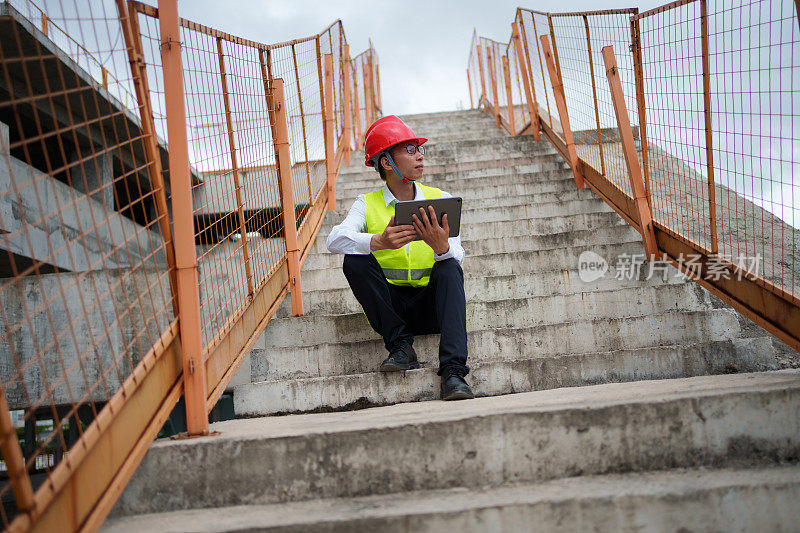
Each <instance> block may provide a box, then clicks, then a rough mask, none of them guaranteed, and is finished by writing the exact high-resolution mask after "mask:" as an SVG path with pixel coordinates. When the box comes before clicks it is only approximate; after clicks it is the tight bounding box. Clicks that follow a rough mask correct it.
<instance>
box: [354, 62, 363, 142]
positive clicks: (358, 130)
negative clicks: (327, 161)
mask: <svg viewBox="0 0 800 533" xmlns="http://www.w3.org/2000/svg"><path fill="white" fill-rule="evenodd" d="M356 57H358V56H356ZM361 63H362V65H363V61H362V62H361ZM362 68H363V67H362ZM360 104H361V102H359V100H358V69H356V68H354V69H353V119H354V120H353V121H354V122H355V135H356V139H355V147H356V150H361V149H362V148H363V146H362V145H361V143H362V142H363V139H362V138H361V106H360Z"/></svg>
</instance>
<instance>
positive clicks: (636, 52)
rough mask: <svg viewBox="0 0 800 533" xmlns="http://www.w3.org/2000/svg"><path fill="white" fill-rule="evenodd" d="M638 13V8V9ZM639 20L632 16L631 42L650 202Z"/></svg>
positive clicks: (644, 166)
mask: <svg viewBox="0 0 800 533" xmlns="http://www.w3.org/2000/svg"><path fill="white" fill-rule="evenodd" d="M637 13H638V9H637ZM639 37H640V35H639V20H638V19H637V18H635V16H634V17H631V44H632V45H633V68H634V80H635V82H636V103H637V104H638V107H639V144H640V146H641V149H642V171H643V175H644V191H645V193H646V194H647V203H648V204H649V203H650V164H649V157H650V153H649V150H648V149H647V120H646V115H645V108H644V73H643V70H642V43H641V40H640V39H639Z"/></svg>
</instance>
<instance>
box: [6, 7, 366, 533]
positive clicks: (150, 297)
mask: <svg viewBox="0 0 800 533" xmlns="http://www.w3.org/2000/svg"><path fill="white" fill-rule="evenodd" d="M81 1H85V2H86V4H87V5H86V6H83V7H84V9H82V10H79V12H80V13H83V14H82V15H81V18H80V19H79V20H73V21H71V23H72V24H73V25H72V26H68V27H69V28H70V29H71V31H74V32H76V33H75V35H76V38H77V36H79V35H83V34H82V33H81V24H86V25H88V26H89V27H91V29H92V32H94V33H93V35H95V36H96V37H97V38H96V41H95V44H96V45H97V46H98V47H106V48H107V50H106V51H107V52H108V53H109V54H111V56H110V57H112V58H113V59H114V61H113V63H114V64H115V65H116V66H117V70H115V71H113V72H110V73H108V76H109V77H112V76H113V78H112V79H115V80H120V81H119V84H120V87H122V88H123V89H124V90H126V91H128V92H129V93H130V100H131V101H133V102H135V103H134V104H132V105H130V108H125V107H124V104H120V102H118V101H117V100H115V99H114V97H113V96H111V95H109V94H108V93H107V92H103V91H99V90H98V88H99V87H101V83H98V82H97V81H96V80H95V79H94V78H93V76H92V73H91V72H86V71H83V70H82V69H81V68H80V66H79V65H77V64H76V63H74V62H71V61H67V60H66V58H67V57H68V55H67V54H66V53H64V52H63V51H61V50H59V49H58V47H57V46H56V45H55V44H54V43H53V42H52V41H50V40H49V39H48V38H47V35H46V34H45V33H42V32H39V31H37V27H36V25H35V24H33V23H32V22H31V21H30V20H28V19H26V18H25V17H24V16H22V15H21V14H20V12H19V11H17V10H16V9H15V8H14V7H11V6H7V8H6V10H5V11H4V16H6V17H7V19H8V23H7V26H4V28H5V27H8V28H11V35H9V36H8V37H9V39H10V41H8V42H16V43H20V44H21V45H22V46H19V47H11V48H8V49H6V48H4V49H3V50H2V55H0V85H4V84H7V83H9V82H10V83H12V84H13V85H12V86H11V87H5V89H7V90H6V94H9V95H10V96H9V97H8V99H6V100H3V101H0V110H1V111H3V112H4V113H5V114H6V116H10V117H12V120H11V121H10V123H9V124H7V125H6V124H3V125H0V134H1V135H0V159H2V163H1V164H2V165H3V166H4V168H7V169H9V171H8V173H7V178H3V179H6V181H7V183H4V188H5V189H6V192H4V193H3V195H0V225H2V227H3V229H4V230H5V231H4V232H3V233H0V243H2V247H3V248H5V249H6V250H8V260H7V261H6V264H7V266H6V267H3V268H6V269H10V270H12V272H11V273H10V274H6V275H7V276H10V277H8V278H7V280H6V281H5V282H4V283H3V284H2V286H0V299H2V304H3V305H2V306H0V307H2V309H3V311H2V313H0V314H2V320H3V322H2V324H3V329H2V330H0V362H2V363H3V365H0V393H2V395H3V398H4V399H7V405H6V406H3V405H2V402H0V451H1V452H2V458H3V462H2V463H0V470H2V467H3V466H5V471H6V472H8V476H9V480H10V483H8V484H6V485H4V486H2V487H0V496H1V497H3V498H4V501H5V500H9V501H13V502H14V503H15V505H16V509H15V510H14V512H11V513H8V512H7V511H6V508H5V507H3V508H0V518H2V521H3V525H4V526H5V527H6V528H8V529H14V530H25V531H27V530H39V531H55V530H60V531H64V530H70V531H93V530H96V529H98V528H99V527H100V525H101V524H102V521H103V519H104V518H105V516H106V515H107V514H108V512H110V510H111V508H112V506H113V505H114V502H115V501H116V498H117V496H118V495H119V494H120V493H121V491H122V489H123V488H124V486H125V484H126V483H127V481H128V479H130V476H131V475H132V474H133V472H134V471H135V469H136V466H137V465H138V463H139V462H140V460H141V459H142V457H143V456H144V453H145V452H146V451H147V448H148V446H149V445H150V443H151V442H152V440H153V439H154V438H155V437H156V436H157V435H158V433H159V430H160V429H161V427H162V426H163V425H164V422H165V420H166V419H167V417H168V416H169V414H170V412H171V411H172V410H173V408H174V407H175V405H176V403H177V402H178V400H179V399H180V397H181V395H183V394H184V392H186V394H185V396H186V412H187V420H188V421H189V424H188V427H189V433H190V435H188V436H193V435H203V434H207V432H208V423H207V420H208V415H209V413H210V412H211V410H212V409H213V408H214V406H215V404H216V403H217V401H218V400H219V398H220V397H221V396H222V394H223V393H224V392H225V389H226V387H227V385H228V383H229V382H230V381H231V379H232V378H233V376H234V375H235V374H236V372H237V370H238V369H239V367H240V365H241V363H242V361H243V359H244V357H245V355H246V354H247V353H249V350H250V349H251V348H252V347H253V345H254V344H255V342H256V341H257V340H258V338H259V336H260V334H261V332H262V331H263V330H264V328H265V326H266V325H267V323H268V322H269V320H270V319H271V318H272V317H273V316H274V314H275V312H276V311H277V309H278V306H279V305H280V304H281V302H282V301H283V300H284V298H285V297H286V296H287V295H291V300H292V309H293V314H294V315H301V314H302V313H303V306H302V290H301V279H300V278H301V274H300V265H302V263H303V261H304V260H305V259H306V258H307V257H308V253H309V250H310V248H311V245H312V243H313V242H314V241H315V238H316V235H317V233H318V232H319V229H320V227H321V225H322V220H323V218H324V216H325V213H326V212H327V211H328V210H330V209H332V208H333V206H334V205H335V204H334V202H335V182H336V177H337V175H338V173H339V170H340V168H341V165H342V164H344V163H345V162H346V161H348V160H349V154H350V151H351V150H353V149H355V148H356V147H357V146H359V144H360V143H363V131H365V130H366V128H367V126H368V124H369V121H371V120H374V119H375V118H377V116H379V115H380V102H381V98H380V74H379V68H378V67H379V64H378V55H377V53H376V51H375V50H374V48H373V47H372V43H371V42H370V43H369V47H368V48H367V49H366V50H364V51H363V52H362V53H360V54H357V55H355V57H352V58H351V57H350V52H349V45H348V44H347V40H346V38H345V35H344V28H343V26H342V23H341V20H336V21H334V22H333V23H331V24H330V25H329V26H327V27H326V28H325V29H323V30H322V31H321V32H319V33H317V34H315V35H313V36H309V37H303V38H300V39H293V40H290V41H285V42H281V43H273V44H265V43H259V42H256V41H252V40H247V39H243V38H240V37H236V36H233V35H231V34H228V33H225V32H222V31H219V30H216V29H214V28H210V27H208V26H204V25H201V24H197V23H195V22H192V21H189V20H186V19H183V18H180V17H178V15H177V7H176V1H175V0H162V1H161V2H159V7H154V6H150V5H148V4H144V3H142V2H138V1H136V0H115V2H116V12H114V13H104V12H101V10H99V9H94V10H93V9H92V7H93V6H92V5H91V3H90V2H89V0H81ZM25 2H28V0H18V1H16V2H14V3H15V4H20V3H22V4H24V3H25ZM30 5H33V4H30ZM84 14H85V15H84ZM53 17H55V15H53ZM43 20H46V19H45V18H43ZM115 34H118V35H119V36H120V37H119V38H118V39H117V40H116V41H115V39H114V36H115ZM68 37H69V36H68ZM70 38H71V37H70ZM76 42H77V41H76ZM79 46H81V45H80V44H79ZM87 53H88V51H87ZM287 58H288V60H287ZM42 66H44V68H45V69H46V70H45V71H44V72H46V73H47V74H48V75H50V74H52V75H50V76H49V77H47V78H45V80H46V83H45V81H43V80H42V76H41V72H42V71H41V70H37V69H41V68H42ZM103 77H104V78H106V73H105V72H104V73H103ZM17 80H22V81H21V82H18V81H17ZM181 105H183V107H184V109H185V117H184V118H181V117H180V113H177V112H175V110H176V109H180V107H181ZM167 109H169V110H170V112H169V113H167V112H166V110H167ZM62 110H63V112H62ZM167 122H169V127H167ZM7 128H8V129H7ZM8 130H10V131H8ZM186 132H191V136H190V138H188V139H187V138H184V139H183V141H181V137H182V136H184V135H182V133H183V134H185V133H186ZM162 139H167V140H166V141H164V140H162ZM167 156H168V157H167ZM170 168H172V172H170ZM181 171H183V172H181ZM181 175H182V179H181V180H179V179H178V178H179V177H181ZM187 176H188V177H187ZM10 206H14V207H10ZM20 206H21V207H22V208H23V209H22V211H20V209H19V207H20ZM13 213H19V215H14V216H17V217H18V218H13V219H10V218H8V217H9V216H11V214H13ZM43 230H46V231H43ZM24 274H27V275H24ZM43 324H47V326H43ZM190 385H191V388H190ZM37 420H38V421H39V423H41V422H43V421H51V424H52V429H48V431H47V432H46V433H45V432H44V431H38V430H37ZM20 424H21V425H22V426H24V429H19V431H20V432H21V433H20V435H21V437H20V436H18V427H19V426H20ZM41 464H44V465H45V466H44V467H43V468H44V469H43V471H42V467H39V470H36V469H37V465H41ZM34 471H36V472H40V471H41V473H42V474H44V478H45V479H44V482H43V483H42V484H41V485H37V486H38V489H37V490H36V491H33V490H32V485H31V482H30V476H31V473H34Z"/></svg>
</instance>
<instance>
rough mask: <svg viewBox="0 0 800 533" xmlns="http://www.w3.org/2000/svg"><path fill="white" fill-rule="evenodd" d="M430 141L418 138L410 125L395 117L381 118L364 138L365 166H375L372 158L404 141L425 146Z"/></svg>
mask: <svg viewBox="0 0 800 533" xmlns="http://www.w3.org/2000/svg"><path fill="white" fill-rule="evenodd" d="M427 140H428V139H426V138H425V137H417V136H416V135H414V132H413V131H412V130H411V128H409V127H408V125H407V124H406V123H405V122H403V121H402V120H400V119H399V118H398V117H396V116H394V115H387V116H385V117H383V118H379V119H378V120H376V121H375V122H373V123H372V126H370V127H369V128H367V133H366V134H365V136H364V155H365V160H364V164H365V165H367V166H368V167H372V166H375V163H373V161H372V158H373V157H375V156H376V155H378V154H379V153H381V152H383V151H384V150H386V149H387V148H390V147H392V146H394V145H395V144H397V143H401V142H403V141H417V143H419V144H425V142H426V141H427Z"/></svg>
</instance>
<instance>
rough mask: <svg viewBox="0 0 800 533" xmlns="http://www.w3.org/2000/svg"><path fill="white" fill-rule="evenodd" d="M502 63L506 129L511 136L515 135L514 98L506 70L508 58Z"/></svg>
mask: <svg viewBox="0 0 800 533" xmlns="http://www.w3.org/2000/svg"><path fill="white" fill-rule="evenodd" d="M502 63H503V81H504V82H505V86H506V104H507V105H508V129H509V132H508V133H510V134H511V135H516V134H517V129H516V127H515V126H514V96H513V94H514V93H513V92H512V91H511V72H510V71H509V68H508V56H503V57H502Z"/></svg>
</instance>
